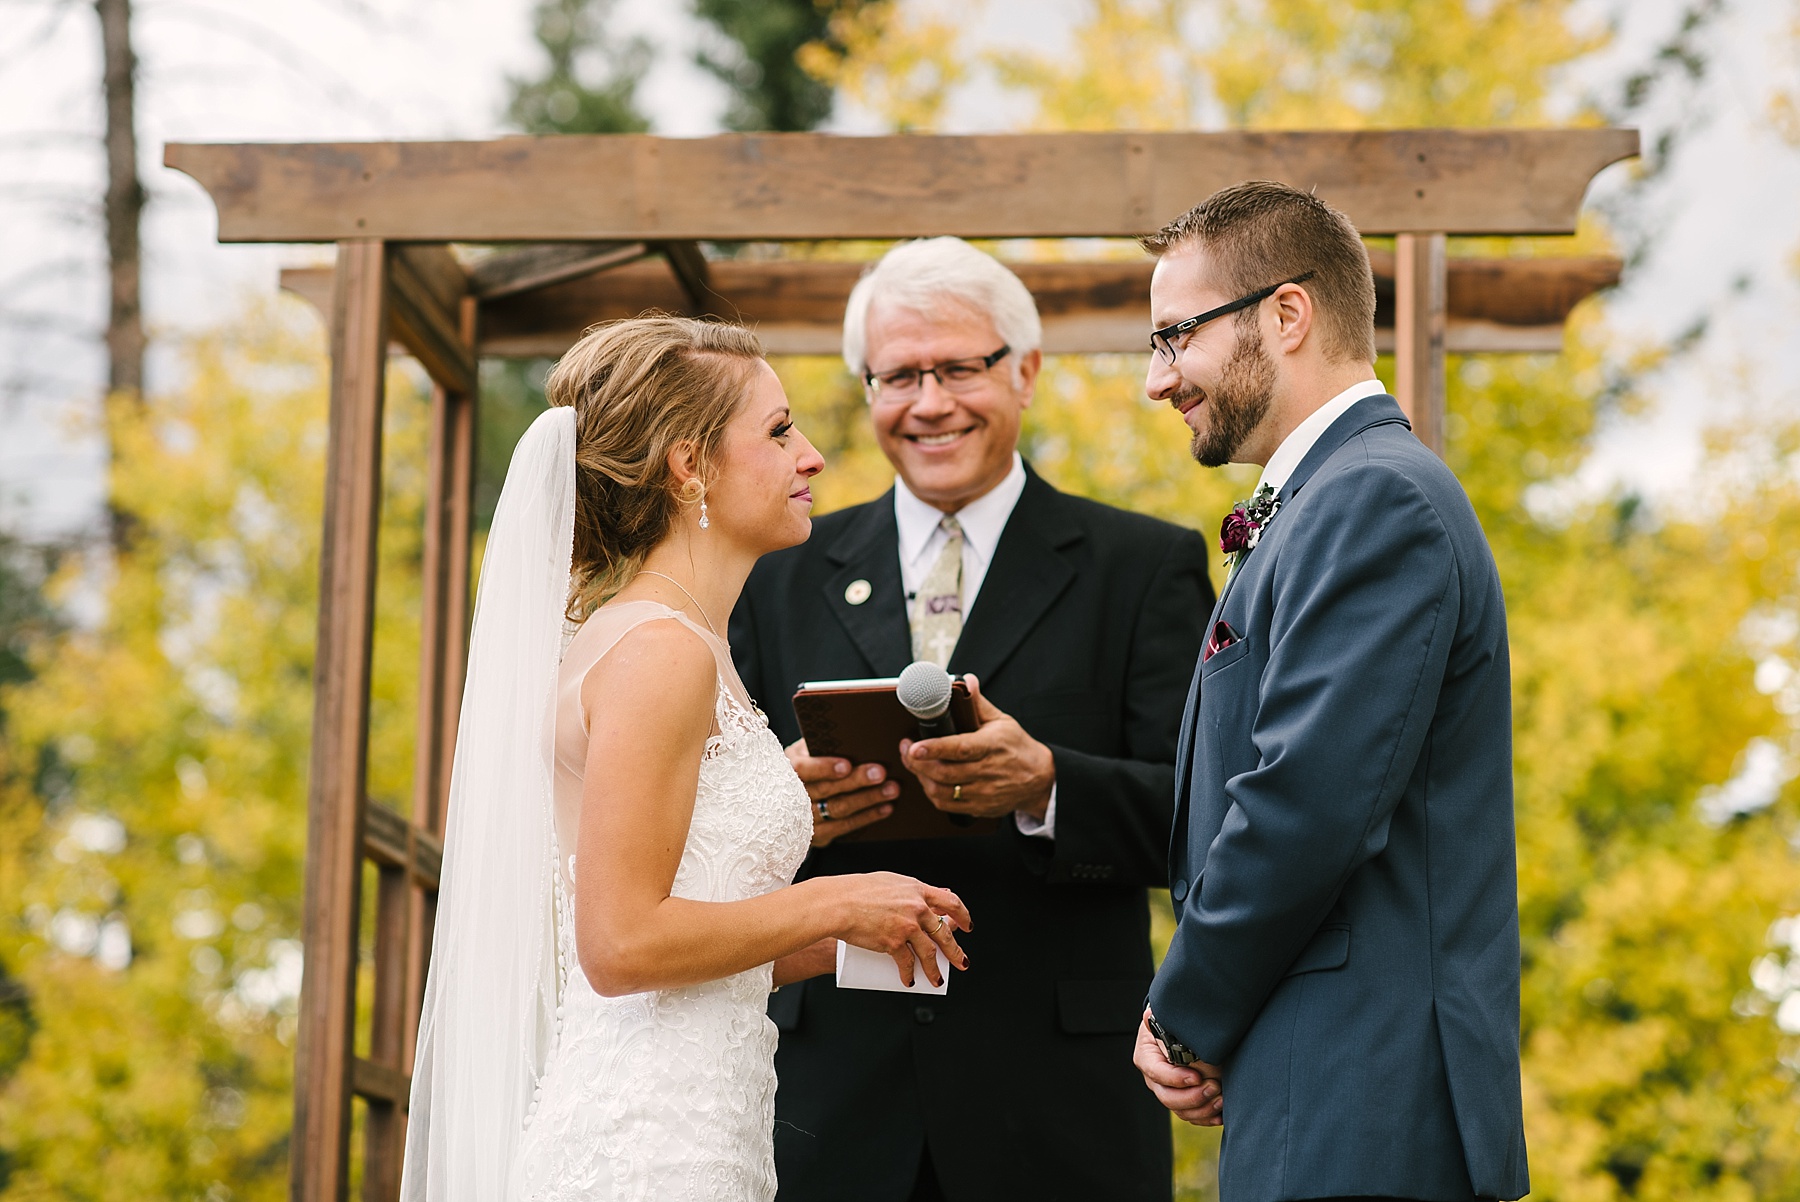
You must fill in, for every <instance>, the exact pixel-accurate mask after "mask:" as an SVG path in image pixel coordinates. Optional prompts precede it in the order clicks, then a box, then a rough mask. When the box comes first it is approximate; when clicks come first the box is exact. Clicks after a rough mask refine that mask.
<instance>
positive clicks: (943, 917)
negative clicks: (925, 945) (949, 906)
mask: <svg viewBox="0 0 1800 1202" xmlns="http://www.w3.org/2000/svg"><path fill="white" fill-rule="evenodd" d="M949 921H950V916H949V915H948V914H939V915H938V924H937V925H936V926H935V927H932V928H931V933H932V934H933V935H935V934H937V933H938V932H939V931H941V930H943V929H944V924H945V923H947V922H949Z"/></svg>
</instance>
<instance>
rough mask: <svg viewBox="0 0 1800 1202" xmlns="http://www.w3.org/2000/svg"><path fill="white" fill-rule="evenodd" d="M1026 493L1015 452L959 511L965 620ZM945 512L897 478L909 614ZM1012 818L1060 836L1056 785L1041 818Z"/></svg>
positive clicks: (941, 536) (1027, 829)
mask: <svg viewBox="0 0 1800 1202" xmlns="http://www.w3.org/2000/svg"><path fill="white" fill-rule="evenodd" d="M1024 491H1025V461H1024V460H1023V459H1021V458H1020V457H1019V453H1018V452H1017V451H1014V452H1013V464H1012V471H1010V472H1008V473H1007V474H1006V479H1004V480H1002V481H1000V483H999V484H997V485H995V486H994V487H993V488H991V489H989V490H988V491H987V492H986V493H983V494H982V495H981V496H979V497H977V498H975V499H974V500H973V501H970V502H969V503H968V504H967V505H964V506H963V507H962V508H961V509H959V510H957V511H956V513H955V515H954V516H955V518H956V520H957V521H958V522H959V523H961V525H962V531H963V561H962V612H963V618H964V620H965V621H966V620H967V619H968V615H969V613H970V611H972V610H973V609H974V608H975V597H976V594H978V593H980V592H981V585H982V582H983V581H984V580H986V579H987V573H988V568H989V567H990V566H991V565H992V564H993V562H994V551H995V550H996V549H997V548H998V547H999V546H1000V535H1001V534H1003V533H1004V532H1005V530H1006V523H1007V519H1009V518H1011V517H1012V511H1013V507H1014V506H1015V505H1017V504H1018V503H1019V495H1020V494H1021V493H1023V492H1024ZM943 519H944V511H943V510H941V509H938V508H937V507H936V506H934V505H929V504H927V503H926V502H924V501H921V500H919V498H918V497H916V496H914V495H913V491H912V489H910V488H908V487H906V481H905V480H902V479H900V478H898V477H896V478H895V480H894V523H895V525H897V526H898V527H899V531H900V585H901V587H902V588H904V589H905V590H906V612H907V614H908V615H909V617H910V615H911V614H912V606H913V598H914V596H915V595H916V594H917V593H918V591H919V586H920V585H921V584H923V583H924V582H925V577H926V575H927V574H928V573H929V572H930V571H931V567H932V565H933V564H934V563H936V562H937V557H938V553H939V552H940V551H942V550H943V547H944V543H945V541H946V540H948V539H949V537H950V536H949V535H948V534H945V533H944V531H943V529H942V528H941V527H940V526H939V525H938V523H939V522H941V521H943ZM1013 820H1014V821H1015V822H1017V823H1018V824H1019V830H1020V831H1022V832H1023V833H1025V834H1027V835H1036V836H1038V837H1040V838H1044V839H1051V838H1055V836H1056V786H1055V785H1054V784H1052V785H1051V786H1050V806H1049V808H1048V809H1046V810H1045V811H1044V820H1043V821H1042V822H1039V821H1038V820H1037V819H1035V818H1033V817H1031V815H1029V814H1021V813H1015V814H1014V815H1013Z"/></svg>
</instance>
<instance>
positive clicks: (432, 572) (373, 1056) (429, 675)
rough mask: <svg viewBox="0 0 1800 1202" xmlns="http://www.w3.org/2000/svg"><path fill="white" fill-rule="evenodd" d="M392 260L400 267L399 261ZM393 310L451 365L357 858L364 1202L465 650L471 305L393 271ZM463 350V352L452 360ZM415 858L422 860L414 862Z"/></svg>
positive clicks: (443, 788) (411, 996)
mask: <svg viewBox="0 0 1800 1202" xmlns="http://www.w3.org/2000/svg"><path fill="white" fill-rule="evenodd" d="M397 262H400V263H404V262H405V259H404V252H403V253H402V256H401V257H400V258H399V259H398V260H397ZM395 277H396V279H395V283H396V288H395V302H394V303H395V304H396V306H397V307H399V308H401V309H404V310H407V313H406V318H407V321H406V322H405V323H401V322H399V320H398V318H397V324H410V325H411V326H412V328H414V329H415V330H416V329H417V328H418V323H419V322H421V321H429V322H431V323H432V324H434V325H441V326H444V327H446V329H447V330H448V331H449V332H450V333H451V334H452V335H453V340H454V341H455V342H456V343H457V345H458V347H460V352H459V354H460V357H461V358H462V359H463V360H465V361H464V362H460V363H459V362H457V361H456V360H457V358H458V355H452V356H449V357H448V358H444V357H437V358H436V359H434V360H430V361H428V362H434V363H435V366H437V367H438V369H439V370H440V371H442V373H443V375H444V376H446V377H449V379H444V378H435V373H434V379H435V382H434V386H433V389H432V399H431V442H430V448H429V452H428V454H429V459H430V462H429V465H428V484H427V495H426V503H425V553H424V564H423V569H424V570H423V578H424V579H423V584H424V590H423V592H424V612H423V614H422V615H421V620H420V640H419V642H420V661H419V714H418V726H417V732H418V734H417V741H416V748H415V753H414V761H413V762H414V772H413V807H412V809H413V817H412V821H411V822H410V823H408V822H403V821H402V820H401V819H400V818H399V817H398V815H394V814H391V813H389V812H388V811H385V810H382V811H379V812H378V811H375V810H370V811H369V812H368V814H367V817H368V819H369V822H368V823H367V829H366V831H365V835H366V838H365V843H364V850H365V852H366V853H367V854H368V855H369V857H370V858H371V859H373V860H374V861H375V863H376V866H377V872H378V874H379V875H378V880H379V881H380V895H379V898H378V901H377V906H376V912H375V974H374V975H375V996H374V1007H373V1023H372V1028H373V1029H372V1036H371V1039H370V1043H369V1059H368V1060H367V1061H356V1062H354V1064H353V1077H354V1080H355V1086H354V1087H355V1088H356V1090H357V1092H359V1093H361V1094H362V1095H363V1096H364V1098H365V1099H366V1100H367V1102H368V1106H369V1112H368V1123H367V1124H366V1127H365V1131H364V1156H363V1187H362V1195H363V1200H364V1202H394V1199H396V1198H398V1197H399V1196H400V1176H401V1169H402V1166H403V1164H404V1160H405V1154H406V1106H407V1101H408V1098H407V1093H408V1088H409V1086H410V1083H411V1073H412V1062H413V1054H414V1049H415V1048H416V1046H417V1042H418V1031H419V1011H420V1006H421V1003H422V1001H423V998H424V992H425V971H426V967H427V965H428V964H429V962H430V956H431V934H432V926H433V924H434V923H435V922H436V916H437V888H438V873H437V868H436V866H435V862H434V861H435V858H436V857H438V856H440V855H441V849H442V837H443V832H444V820H445V817H446V813H445V801H446V799H447V796H448V793H449V788H450V763H451V757H452V755H453V753H454V751H455V744H456V722H457V716H458V712H459V710H460V703H461V699H462V679H463V670H464V667H463V666H464V660H465V659H466V656H467V646H468V614H469V604H468V601H469V532H470V522H471V510H472V502H473V487H474V474H475V473H474V468H475V394H474V386H475V379H476V373H475V371H474V362H475V359H474V346H475V313H476V307H475V301H474V298H472V297H468V296H464V297H463V298H462V299H461V301H460V302H459V303H458V304H457V306H456V307H455V308H453V309H449V310H448V311H446V310H445V308H444V307H443V306H441V305H438V304H437V303H436V302H434V301H433V300H432V299H431V298H430V297H428V296H426V295H425V294H423V293H422V292H420V291H418V290H416V289H415V290H414V292H413V294H412V295H411V296H410V297H408V296H406V295H405V290H404V289H403V288H402V287H401V286H400V273H399V272H396V273H395ZM463 352H466V353H463ZM451 381H457V382H459V383H452V382H451ZM421 852H424V853H425V854H423V855H421Z"/></svg>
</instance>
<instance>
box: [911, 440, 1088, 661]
mask: <svg viewBox="0 0 1800 1202" xmlns="http://www.w3.org/2000/svg"><path fill="white" fill-rule="evenodd" d="M1060 500H1061V494H1059V493H1058V492H1057V491H1056V490H1055V489H1054V488H1051V487H1050V486H1049V485H1048V484H1046V483H1044V481H1043V480H1042V479H1041V478H1040V477H1039V476H1038V474H1037V473H1036V472H1034V471H1032V470H1031V469H1030V467H1029V466H1027V468H1026V478H1025V491H1024V492H1022V493H1020V494H1019V501H1018V504H1016V505H1014V506H1013V511H1012V516H1011V517H1009V518H1007V520H1006V529H1005V530H1004V531H1002V532H1001V535H1000V543H999V545H998V546H997V547H995V548H994V562H993V563H992V564H990V565H989V566H988V571H987V576H986V578H985V579H984V580H983V581H982V583H981V592H980V594H978V595H977V596H976V598H975V607H974V609H973V610H971V611H970V613H969V617H968V621H967V622H966V623H964V625H963V630H962V636H961V638H959V639H958V640H957V643H956V650H955V651H953V652H952V653H951V655H950V672H951V674H952V675H961V674H962V673H964V672H973V673H975V675H976V676H978V677H980V678H981V679H982V680H984V681H985V680H988V679H989V678H991V677H992V676H993V674H994V672H995V671H996V670H998V669H999V667H1000V666H1001V665H1002V664H1004V663H1005V662H1006V660H1007V657H1008V656H1010V655H1012V653H1013V652H1014V651H1016V650H1018V647H1019V644H1020V643H1021V642H1022V641H1024V638H1025V636H1026V635H1027V634H1029V633H1030V632H1031V628H1032V627H1033V626H1036V625H1037V623H1038V620H1039V619H1040V618H1042V617H1043V616H1044V614H1045V612H1046V611H1048V610H1049V608H1050V607H1051V606H1052V605H1054V604H1055V603H1056V599H1057V598H1058V597H1060V596H1062V594H1063V590H1065V589H1067V588H1068V587H1069V585H1070V583H1071V582H1073V581H1074V579H1075V569H1074V568H1073V567H1072V566H1070V564H1069V561H1068V560H1067V559H1065V558H1064V557H1063V555H1062V554H1061V549H1062V548H1063V547H1066V546H1069V545H1070V544H1071V543H1074V542H1077V541H1078V540H1080V539H1081V538H1082V532H1081V528H1080V527H1079V526H1076V525H1074V524H1073V523H1071V522H1069V521H1068V520H1067V519H1066V518H1065V517H1064V516H1063V515H1062V514H1061V513H1060V512H1059V510H1060V509H1061V505H1060V504H1059V502H1060ZM897 538H898V536H897V535H896V540H897ZM894 554H895V555H897V554H898V552H895V553H894ZM896 570H898V569H897V568H896ZM901 625H902V627H903V628H904V626H905V621H904V615H902V623H901Z"/></svg>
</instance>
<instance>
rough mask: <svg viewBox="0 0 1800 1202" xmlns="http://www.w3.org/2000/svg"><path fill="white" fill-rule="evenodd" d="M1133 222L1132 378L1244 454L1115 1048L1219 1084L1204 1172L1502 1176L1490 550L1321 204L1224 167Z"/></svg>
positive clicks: (1170, 1072)
mask: <svg viewBox="0 0 1800 1202" xmlns="http://www.w3.org/2000/svg"><path fill="white" fill-rule="evenodd" d="M1144 244H1145V246H1146V248H1147V249H1148V250H1150V251H1151V252H1152V253H1153V254H1155V255H1157V256H1158V263H1157V265H1156V270H1155V274H1154V276H1153V277H1152V283H1151V319H1152V323H1153V325H1155V326H1156V327H1157V332H1156V334H1155V335H1154V337H1153V339H1152V343H1153V347H1154V350H1153V352H1152V357H1151V360H1150V368H1149V374H1148V377H1147V379H1146V381H1145V389H1146V391H1147V392H1148V393H1149V395H1150V396H1151V397H1152V398H1155V399H1158V400H1166V401H1168V402H1169V403H1170V404H1171V405H1173V406H1174V407H1175V408H1176V409H1177V410H1178V411H1179V412H1180V413H1181V414H1182V416H1183V418H1184V419H1185V420H1186V422H1187V424H1188V427H1189V428H1190V429H1191V430H1192V431H1193V453H1194V457H1195V458H1196V459H1198V460H1199V461H1200V462H1201V463H1203V464H1205V465H1207V466H1209V467H1217V466H1220V465H1222V464H1225V463H1228V462H1229V463H1255V464H1260V465H1262V466H1263V474H1262V480H1261V482H1260V484H1259V486H1258V488H1257V491H1256V493H1255V494H1254V496H1253V497H1252V499H1251V500H1250V501H1249V502H1247V503H1245V504H1244V505H1241V506H1239V507H1238V509H1237V510H1236V511H1235V512H1234V515H1233V516H1232V517H1228V518H1227V519H1226V524H1225V530H1224V533H1223V543H1224V546H1225V549H1226V550H1227V551H1231V550H1234V549H1235V550H1236V556H1235V564H1234V566H1233V569H1232V572H1231V575H1230V577H1229V579H1228V581H1227V583H1226V586H1225V589H1224V595H1223V596H1222V597H1221V598H1220V601H1219V603H1218V604H1217V605H1216V606H1215V607H1214V608H1213V611H1212V614H1211V617H1210V619H1209V620H1208V623H1207V641H1206V647H1205V650H1204V651H1202V653H1201V662H1200V665H1199V670H1198V672H1197V674H1196V676H1195V679H1194V682H1193V687H1192V689H1191V690H1190V692H1189V695H1188V703H1187V713H1186V716H1185V718H1184V719H1183V723H1182V734H1181V745H1180V751H1179V753H1178V755H1177V758H1176V771H1177V777H1176V814H1175V827H1174V835H1173V839H1172V841H1171V862H1170V869H1169V879H1170V893H1171V896H1172V897H1173V899H1174V901H1175V903H1176V911H1177V917H1178V920H1179V925H1178V927H1177V929H1176V933H1175V937H1174V940H1173V942H1172V943H1171V945H1170V947H1169V953H1168V957H1167V959H1166V960H1165V961H1164V962H1163V965H1162V967H1161V969H1160V970H1159V971H1158V973H1157V974H1156V979H1155V981H1154V983H1153V984H1152V985H1151V988H1150V995H1149V1006H1148V1009H1147V1010H1146V1011H1145V1015H1144V1025H1143V1027H1142V1028H1141V1029H1140V1031H1139V1034H1138V1042H1137V1048H1136V1052H1135V1055H1134V1060H1135V1062H1136V1063H1137V1066H1138V1068H1139V1069H1140V1071H1142V1073H1143V1074H1144V1078H1145V1081H1146V1083H1147V1084H1148V1085H1149V1087H1150V1090H1151V1092H1152V1093H1154V1094H1155V1095H1156V1097H1157V1099H1158V1100H1159V1101H1161V1102H1162V1103H1163V1104H1164V1105H1165V1106H1167V1107H1168V1108H1169V1109H1170V1110H1172V1111H1174V1112H1175V1113H1176V1114H1177V1115H1178V1116H1180V1117H1182V1118H1185V1119H1187V1120H1188V1121H1190V1122H1197V1123H1202V1124H1210V1123H1215V1122H1218V1121H1219V1118H1220V1113H1219V1108H1220V1106H1221V1104H1222V1105H1223V1107H1224V1111H1223V1119H1224V1124H1225V1136H1224V1143H1223V1145H1222V1148H1221V1152H1220V1158H1219V1190H1220V1197H1221V1199H1222V1200H1223V1202H1276V1200H1280V1199H1302V1198H1350V1197H1357V1198H1370V1197H1388V1198H1418V1199H1441V1200H1443V1202H1461V1200H1463V1199H1474V1198H1504V1199H1512V1198H1518V1197H1520V1196H1522V1195H1523V1194H1525V1193H1526V1191H1527V1190H1528V1189H1529V1188H1530V1185H1529V1183H1528V1180H1527V1176H1526V1164H1525V1137H1524V1130H1523V1125H1522V1118H1521V1104H1520V1092H1519V920H1518V894H1517V882H1516V876H1515V870H1514V839H1513V802H1512V748H1511V692H1510V684H1509V678H1508V669H1507V644H1506V613H1505V607H1504V602H1503V600H1502V598H1501V593H1500V581H1499V578H1498V576H1497V575H1496V572H1495V569H1494V561H1493V557H1492V555H1491V554H1490V553H1489V550H1488V546H1487V543H1486V540H1485V539H1484V538H1483V535H1482V531H1481V527H1480V525H1479V524H1478V523H1477V521H1476V518H1475V513H1474V510H1473V509H1472V508H1471V507H1470V505H1469V501H1468V498H1467V497H1466V496H1464V494H1463V491H1462V489H1461V488H1460V487H1459V486H1458V484H1457V481H1456V478H1455V476H1453V475H1452V474H1451V473H1450V471H1449V470H1448V469H1447V468H1446V467H1445V466H1444V465H1443V463H1442V462H1440V461H1439V460H1438V458H1437V457H1436V456H1435V455H1433V454H1432V453H1431V452H1430V451H1429V450H1427V449H1426V448H1425V447H1424V446H1422V445H1421V444H1420V443H1419V442H1418V440H1417V439H1415V438H1414V437H1413V436H1412V435H1411V433H1410V432H1409V429H1408V426H1407V422H1406V419H1405V417H1404V416H1403V415H1402V414H1401V411H1400V407H1399V406H1398V405H1397V404H1396V403H1395V402H1394V400H1393V398H1392V397H1389V396H1387V395H1385V393H1384V391H1383V389H1382V387H1381V384H1380V383H1379V382H1378V381H1377V380H1376V379H1375V376H1374V372H1373V371H1372V370H1371V368H1370V364H1371V362H1372V361H1373V360H1374V358H1375V349H1374V314H1375V290H1374V282H1373V279H1372V277H1371V275H1370V271H1369V262H1368V256H1367V254H1366V253H1365V251H1364V249H1363V244H1362V241H1361V239H1360V238H1359V237H1358V235H1357V232H1356V230H1355V229H1354V228H1352V226H1351V225H1350V222H1349V221H1348V220H1347V219H1346V218H1345V217H1344V216H1343V214H1341V213H1338V212H1336V211H1335V210H1333V209H1331V208H1329V207H1328V206H1326V205H1325V204H1324V203H1323V202H1322V201H1319V200H1318V199H1316V198H1315V197H1313V196H1311V195H1309V194H1307V193H1305V192H1300V191H1296V190H1295V189H1293V188H1289V187H1287V186H1285V185H1282V184H1275V183H1266V182H1255V183H1246V184H1240V185H1238V186H1236V187H1232V188H1227V189H1225V190H1224V191H1221V192H1218V193H1216V194H1214V195H1213V196H1212V197H1210V198H1208V199H1207V200H1206V201H1205V202H1204V203H1202V204H1201V205H1199V206H1198V207H1197V208H1195V209H1193V210H1192V211H1191V212H1189V213H1187V214H1186V215H1185V216H1183V217H1181V218H1179V219H1178V220H1176V221H1175V222H1173V223H1171V224H1170V225H1168V226H1167V227H1165V228H1164V229H1163V230H1162V231H1160V232H1159V233H1157V234H1155V235H1153V236H1151V237H1149V238H1146V239H1145V240H1144ZM1184 1064H1185V1065H1187V1067H1182V1066H1183V1065H1184ZM1221 1093H1222V1096H1221Z"/></svg>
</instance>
